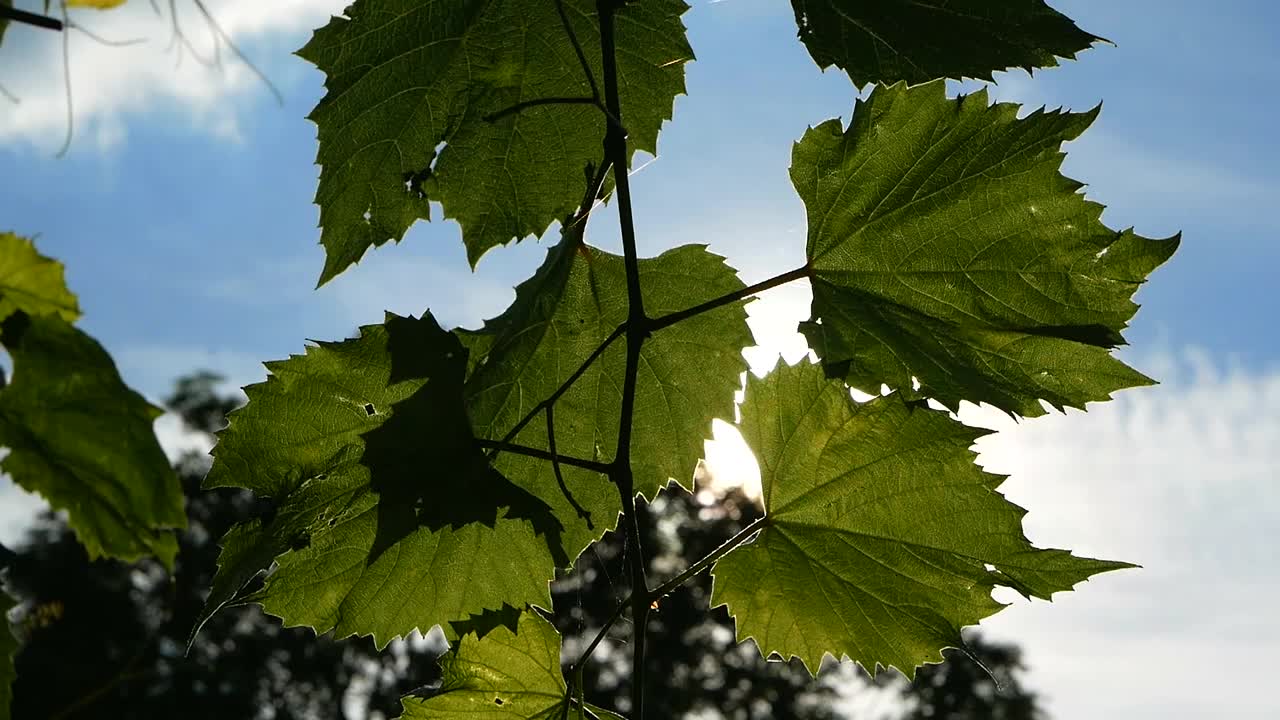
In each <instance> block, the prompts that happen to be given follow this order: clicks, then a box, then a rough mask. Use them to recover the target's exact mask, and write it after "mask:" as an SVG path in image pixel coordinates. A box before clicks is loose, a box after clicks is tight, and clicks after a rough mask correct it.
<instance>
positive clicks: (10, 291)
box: [0, 232, 80, 322]
mask: <svg viewBox="0 0 1280 720" xmlns="http://www.w3.org/2000/svg"><path fill="white" fill-rule="evenodd" d="M14 310H21V311H23V312H25V313H27V314H28V315H44V314H46V313H56V314H57V315H58V316H59V317H61V318H62V319H63V320H66V321H67V322H74V321H75V319H76V318H78V317H80V308H79V306H78V305H77V304H76V296H75V295H73V294H72V293H71V291H70V290H68V289H67V283H66V281H65V280H64V279H63V277H62V263H60V262H58V261H56V260H51V259H49V258H47V257H44V256H43V255H41V254H40V253H38V252H36V248H35V245H34V244H33V243H32V242H31V241H30V240H28V239H27V238H24V237H21V236H19V235H15V234H13V233H11V232H0V320H3V319H4V318H7V317H9V315H11V314H13V311H14Z"/></svg>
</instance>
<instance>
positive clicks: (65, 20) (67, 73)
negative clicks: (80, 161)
mask: <svg viewBox="0 0 1280 720" xmlns="http://www.w3.org/2000/svg"><path fill="white" fill-rule="evenodd" d="M70 22H71V18H69V17H67V4H66V3H65V2H64V3H62V24H63V25H64V26H66V25H67V24H69V23H70ZM62 81H63V85H64V87H66V90H67V135H66V137H64V138H63V139H62V147H61V148H59V149H58V152H57V153H56V154H55V155H54V157H55V158H61V157H65V156H66V154H67V151H68V150H70V149H71V136H72V133H73V132H74V131H75V108H74V107H73V106H72V104H71V33H65V32H64V33H62Z"/></svg>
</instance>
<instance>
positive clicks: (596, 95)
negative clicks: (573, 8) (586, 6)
mask: <svg viewBox="0 0 1280 720" xmlns="http://www.w3.org/2000/svg"><path fill="white" fill-rule="evenodd" d="M556 12H558V13H560V24H562V25H564V32H565V34H566V35H568V36H569V44H570V45H573V52H574V53H576V54H577V56H578V64H579V65H581V66H582V73H583V74H584V75H586V76H587V84H588V85H590V86H591V97H592V99H594V100H595V101H596V103H597V104H599V103H600V88H599V87H597V86H596V76H595V75H594V74H593V73H592V72H591V63H589V62H587V53H586V52H584V51H583V49H582V43H580V42H578V34H577V33H576V32H574V31H573V24H572V23H570V22H569V13H568V12H566V11H565V9H564V0H556Z"/></svg>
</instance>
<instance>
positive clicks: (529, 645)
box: [401, 613, 622, 720]
mask: <svg viewBox="0 0 1280 720" xmlns="http://www.w3.org/2000/svg"><path fill="white" fill-rule="evenodd" d="M440 668H441V670H442V671H443V678H442V683H441V686H440V690H439V691H437V692H435V693H434V694H433V695H431V696H430V697H425V698H423V697H413V696H410V697H406V698H403V699H402V700H401V704H402V705H403V707H404V714H403V715H401V718H403V720H415V719H420V720H427V718H431V720H448V719H449V718H456V719H457V720H516V719H519V720H526V719H529V720H534V719H537V720H560V718H563V717H569V715H566V714H565V713H566V712H570V713H572V717H575V718H582V717H585V714H583V713H582V712H581V710H580V709H579V708H578V707H577V703H576V702H574V703H570V707H569V708H565V704H566V702H568V697H567V695H568V692H567V686H566V685H565V682H564V674H563V673H562V671H561V670H560V634H559V633H558V632H556V629H555V626H553V625H552V624H551V623H549V622H547V621H546V620H544V619H542V618H541V617H539V616H538V615H535V614H533V613H525V614H523V615H521V616H520V621H519V626H518V627H517V629H516V631H515V632H512V631H511V630H510V629H507V628H500V629H498V630H497V631H495V632H493V633H491V634H489V635H487V636H485V637H484V638H477V637H476V636H474V635H466V636H464V637H463V638H462V639H461V640H460V641H459V642H458V644H457V645H455V646H454V647H453V648H452V649H450V650H449V652H448V653H446V654H445V655H444V656H443V657H442V658H441V659H440ZM587 707H588V708H589V710H590V711H591V712H592V713H593V714H594V715H595V716H596V717H599V718H602V720H622V719H621V718H620V717H619V716H618V715H615V714H613V713H611V712H607V711H604V710H600V709H599V708H596V707H594V706H591V705H590V704H588V706H587Z"/></svg>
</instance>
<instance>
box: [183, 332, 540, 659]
mask: <svg viewBox="0 0 1280 720" xmlns="http://www.w3.org/2000/svg"><path fill="white" fill-rule="evenodd" d="M466 366H467V357H466V350H465V349H464V348H463V347H462V345H460V344H459V343H458V341H457V339H456V338H455V337H454V336H453V335H452V334H450V333H448V332H446V331H444V330H441V329H440V327H439V326H438V325H437V324H436V322H435V319H434V318H432V317H431V316H430V315H426V316H424V317H423V318H422V319H420V320H417V319H413V318H402V317H397V316H395V315H390V314H388V316H387V320H386V322H385V323H384V324H382V325H371V326H366V327H363V328H361V330H360V336H359V337H358V338H355V339H352V340H347V341H344V342H339V343H330V342H325V343H319V344H317V345H316V346H314V347H310V348H308V349H307V352H306V354H305V355H297V356H294V357H292V358H290V359H288V360H284V361H279V362H273V363H269V364H268V365H267V367H268V369H269V370H270V371H271V375H270V377H268V379H267V381H266V382H264V383H259V384H256V385H250V386H249V387H247V388H245V392H246V394H247V395H248V396H249V403H248V404H247V405H246V406H245V407H244V408H242V409H240V410H237V411H236V412H234V413H232V414H231V416H230V417H229V421H230V422H229V425H228V427H227V428H226V429H225V430H223V431H222V432H221V433H220V434H219V439H218V444H217V446H216V447H215V448H214V450H213V455H214V464H213V467H212V468H211V469H210V472H209V475H208V477H207V479H206V482H205V484H206V486H208V487H224V486H235V487H245V488H248V489H250V490H252V491H254V493H256V494H257V495H259V496H260V497H266V498H270V499H271V500H272V501H273V502H274V510H273V511H272V512H270V513H268V514H267V515H266V516H264V517H261V518H257V519H254V520H252V521H250V522H248V523H245V524H242V525H240V526H238V527H236V528H234V529H233V530H232V531H231V532H230V533H228V535H227V537H226V538H224V541H223V546H224V548H223V555H222V558H221V559H220V561H219V570H218V574H217V577H216V578H215V580H214V588H213V591H212V593H211V594H210V597H209V599H208V601H207V604H206V608H205V612H204V614H203V616H202V618H201V622H203V620H205V619H207V618H208V617H209V616H210V615H211V614H212V613H213V612H215V611H216V610H217V609H218V608H219V607H221V606H222V605H224V604H225V603H226V602H228V601H229V600H231V599H232V598H233V597H234V596H235V595H236V593H237V592H239V591H240V589H241V588H242V587H243V586H244V585H245V583H246V582H247V581H248V580H250V579H251V578H253V576H254V575H255V574H257V573H258V572H259V571H260V570H263V569H266V568H267V567H268V566H269V565H270V564H271V562H272V561H273V560H275V561H276V562H277V563H278V567H277V568H276V570H275V571H274V572H272V573H271V574H270V575H269V576H268V577H267V579H266V582H265V585H264V586H263V587H262V588H261V589H260V590H259V591H257V592H256V593H255V594H254V595H253V596H252V597H251V598H250V599H252V600H255V601H258V602H261V603H262V605H263V607H264V608H265V609H266V611H267V612H269V613H271V614H273V615H277V616H279V617H281V618H283V619H284V621H285V623H286V624H288V625H308V626H310V627H312V628H315V630H316V631H317V632H319V633H323V632H326V631H328V630H334V631H335V633H336V635H337V636H338V637H343V636H347V635H351V634H361V635H372V636H373V637H374V640H375V642H376V643H377V645H378V646H379V647H381V646H383V645H385V644H386V643H387V642H388V641H389V640H391V638H393V637H395V636H398V635H405V634H408V633H409V632H411V631H412V630H414V629H421V630H423V631H426V630H427V629H429V628H431V627H432V626H433V625H436V624H441V625H445V626H446V629H447V628H448V627H449V623H450V622H451V621H465V620H467V619H468V618H469V617H470V616H472V615H478V614H480V613H482V612H483V611H485V610H490V609H498V608H501V607H502V606H503V604H504V603H506V604H509V605H511V606H514V607H523V606H524V605H526V604H528V603H539V604H541V605H543V606H546V607H550V595H549V589H548V583H549V581H550V580H551V578H552V576H553V574H554V564H553V562H552V555H553V551H552V550H551V549H550V548H556V552H557V553H560V552H563V551H562V550H560V549H559V548H560V543H561V541H560V538H559V535H560V533H561V527H560V523H559V521H558V520H557V519H556V518H555V517H554V516H553V514H552V513H551V510H550V508H548V507H547V505H546V504H545V503H543V502H542V501H540V500H539V499H538V498H537V497H535V496H533V495H531V494H529V493H528V492H526V491H524V490H522V489H521V488H519V487H517V486H515V485H513V484H512V483H511V482H509V481H508V480H506V479H505V478H503V477H501V476H500V475H498V474H497V473H496V472H494V471H493V470H492V469H491V468H490V467H489V466H488V464H487V462H486V460H485V458H484V456H483V454H482V453H481V452H480V451H479V449H478V448H477V447H476V446H475V443H474V440H473V437H472V435H471V429H470V425H469V423H468V422H467V418H466V414H465V411H464V408H463V384H462V383H463V372H464V370H465V368H466ZM197 630H198V628H197Z"/></svg>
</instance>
